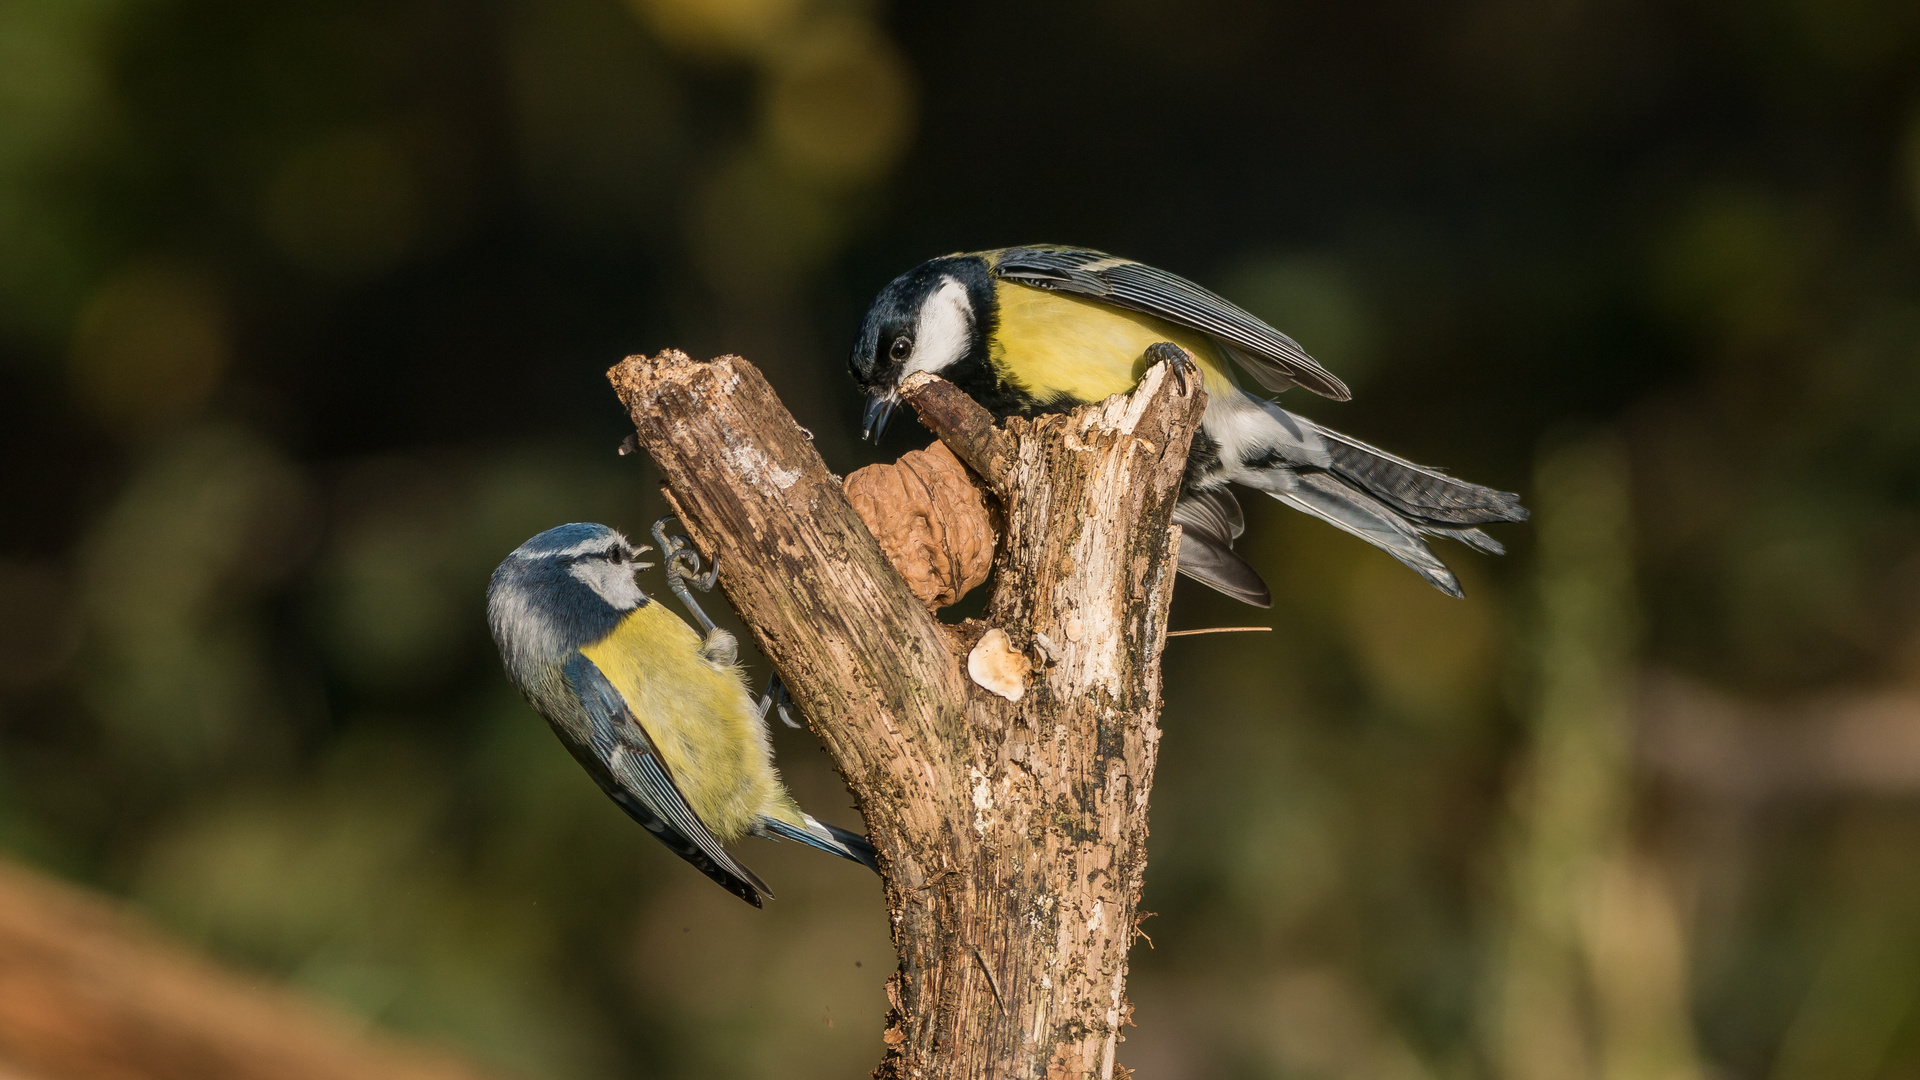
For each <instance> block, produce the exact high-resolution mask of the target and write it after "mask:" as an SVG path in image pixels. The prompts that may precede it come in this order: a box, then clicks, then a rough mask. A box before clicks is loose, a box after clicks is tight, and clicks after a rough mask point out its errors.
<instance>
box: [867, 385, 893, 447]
mask: <svg viewBox="0 0 1920 1080" xmlns="http://www.w3.org/2000/svg"><path fill="white" fill-rule="evenodd" d="M898 404H900V395H899V394H897V393H895V392H894V391H892V390H875V391H874V392H873V396H872V397H870V398H868V399H867V419H866V423H865V424H864V425H863V426H862V428H861V430H860V437H861V438H862V439H867V440H870V441H872V442H876V443H877V442H879V441H880V433H881V432H883V431H885V430H887V421H888V420H889V419H891V418H892V417H893V407H894V406H896V405H898Z"/></svg>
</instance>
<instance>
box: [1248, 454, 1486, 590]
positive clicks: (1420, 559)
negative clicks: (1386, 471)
mask: <svg viewBox="0 0 1920 1080" xmlns="http://www.w3.org/2000/svg"><path fill="white" fill-rule="evenodd" d="M1259 479H1260V480H1263V481H1266V482H1265V483H1261V484H1258V485H1257V486H1259V487H1260V489H1261V490H1263V491H1265V492H1266V493H1267V494H1269V495H1271V496H1273V497H1274V498H1275V499H1278V500H1280V501H1281V502H1283V503H1286V504H1287V505H1288V506H1291V507H1293V508H1294V509H1295V510H1299V511H1301V512H1303V513H1306V514H1310V515H1312V516H1314V517H1317V518H1319V519H1320V520H1322V521H1324V522H1326V523H1327V524H1329V525H1332V526H1333V527H1334V528H1336V529H1341V530H1343V531H1345V532H1349V533H1352V534H1353V535H1355V536H1357V537H1359V538H1360V539H1362V540H1365V541H1366V542H1367V543H1369V544H1372V545H1373V546H1374V547H1377V548H1379V549H1380V550H1382V551H1384V552H1386V553H1387V554H1389V555H1391V556H1393V557H1394V558H1395V559H1398V560H1400V562H1401V563H1403V564H1405V565H1406V566H1407V567H1408V568H1410V569H1411V570H1413V572H1414V573H1416V574H1419V575H1420V576H1421V577H1422V578H1425V579H1426V581H1427V583H1428V584H1430V585H1432V586H1433V587H1434V588H1436V589H1439V590H1440V591H1441V592H1443V593H1446V594H1447V595H1448V596H1454V597H1458V596H1461V595H1463V594H1462V593H1461V591H1460V581H1459V579H1458V578H1456V577H1454V576H1453V571H1451V570H1449V569H1447V565H1446V564H1445V563H1443V562H1441V561H1440V560H1439V558H1437V557H1436V556H1435V555H1434V554H1433V551H1432V550H1431V549H1429V548H1428V547H1427V545H1426V541H1424V540H1422V539H1420V533H1421V531H1422V530H1421V529H1420V527H1419V526H1418V525H1416V524H1415V523H1413V522H1410V521H1408V520H1406V519H1405V518H1404V517H1402V516H1401V515H1400V514H1399V513H1397V512H1395V511H1394V509H1393V508H1392V507H1389V506H1387V505H1385V504H1384V503H1382V502H1381V501H1380V500H1378V499H1375V498H1374V497H1373V496H1371V495H1369V494H1367V493H1366V492H1363V491H1360V490H1358V489H1357V488H1354V487H1352V486H1351V485H1349V484H1348V483H1347V482H1346V481H1344V480H1342V479H1341V478H1340V477H1338V476H1334V475H1333V474H1331V473H1318V472H1300V473H1292V472H1286V471H1283V470H1274V471H1272V472H1268V473H1265V474H1263V475H1262V476H1261V477H1260V478H1259Z"/></svg>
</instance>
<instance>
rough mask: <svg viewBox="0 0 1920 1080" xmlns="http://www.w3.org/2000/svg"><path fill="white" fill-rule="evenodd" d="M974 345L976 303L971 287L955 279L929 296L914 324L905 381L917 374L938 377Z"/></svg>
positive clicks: (945, 280)
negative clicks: (974, 303)
mask: <svg viewBox="0 0 1920 1080" xmlns="http://www.w3.org/2000/svg"><path fill="white" fill-rule="evenodd" d="M972 343H973V301H972V300H970V299H968V298H967V287H966V286H965V285H962V284H960V282H959V281H958V280H957V279H955V278H952V277H943V278H941V279H940V287H939V288H937V289H935V290H933V292H931V293H929V294H927V298H926V300H925V301H923V302H922V303H921V305H920V314H919V315H918V316H917V317H916V318H915V319H914V321H913V356H912V358H910V359H909V360H908V361H907V365H906V367H904V368H902V369H901V371H900V376H901V377H902V378H905V377H906V376H908V375H911V374H913V373H914V372H916V371H928V372H933V373H935V374H938V373H939V372H941V371H943V370H945V369H946V368H947V367H949V366H951V365H952V364H953V363H954V362H955V361H957V360H959V359H960V358H961V357H963V356H965V355H967V348H968V347H969V346H970V345H971V344H972Z"/></svg>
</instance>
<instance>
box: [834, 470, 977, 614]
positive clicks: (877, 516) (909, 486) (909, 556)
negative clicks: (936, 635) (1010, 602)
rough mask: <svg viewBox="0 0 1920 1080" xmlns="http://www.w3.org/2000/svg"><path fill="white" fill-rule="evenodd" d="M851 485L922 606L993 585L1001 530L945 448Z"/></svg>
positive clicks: (858, 476) (864, 474) (860, 476)
mask: <svg viewBox="0 0 1920 1080" xmlns="http://www.w3.org/2000/svg"><path fill="white" fill-rule="evenodd" d="M844 486H845V488H846V492H847V500H848V501H849V502H851V503H852V504H853V509H854V512H855V513H857V514H859V515H860V519H861V520H862V521H864V522H866V523H867V530H868V531H869V532H871V533H873V537H874V539H876V540H878V541H880V550H882V551H884V552H886V555H887V561H888V562H891V563H892V564H893V568H894V569H895V570H898V571H899V572H900V576H901V577H903V578H905V579H906V580H907V586H908V587H909V588H911V589H912V590H913V595H915V596H917V597H919V598H920V602H921V603H923V604H926V605H927V606H928V607H933V608H942V607H946V606H947V605H949V604H951V603H953V602H954V601H956V600H958V599H960V598H961V597H962V596H965V595H966V594H967V593H968V592H969V591H971V590H972V589H974V588H975V587H976V586H978V585H980V584H981V583H982V582H984V581H986V580H987V573H988V571H990V570H991V569H992V568H993V549H994V545H995V544H997V543H998V542H999V539H1000V535H999V529H998V528H997V527H996V525H995V522H994V517H993V513H992V511H991V510H990V509H989V508H988V506H987V498H986V493H985V491H984V490H982V488H981V487H980V483H979V481H978V480H976V479H975V478H974V476H973V474H972V473H970V472H968V471H967V467H966V466H965V465H962V464H961V463H960V459H959V458H957V457H954V456H953V451H951V450H949V449H947V446H946V444H945V443H939V442H936V443H934V444H933V445H932V446H929V447H927V448H926V449H925V450H912V451H909V452H908V453H906V454H905V455H904V456H902V457H901V458H900V460H899V461H897V462H895V463H893V464H891V465H869V466H867V467H866V468H864V469H860V470H858V471H856V472H855V473H854V474H853V475H851V476H849V477H847V479H846V483H845V485H844Z"/></svg>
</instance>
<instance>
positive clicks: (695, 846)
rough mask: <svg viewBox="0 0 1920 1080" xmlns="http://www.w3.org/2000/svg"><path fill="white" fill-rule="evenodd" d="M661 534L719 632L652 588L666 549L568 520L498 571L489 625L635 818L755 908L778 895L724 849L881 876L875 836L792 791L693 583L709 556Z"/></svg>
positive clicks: (519, 677) (574, 748)
mask: <svg viewBox="0 0 1920 1080" xmlns="http://www.w3.org/2000/svg"><path fill="white" fill-rule="evenodd" d="M663 524H664V523H663ZM654 536H655V538H656V539H657V540H659V542H660V544H661V548H662V549H663V550H662V556H663V562H664V563H665V569H666V572H667V580H668V584H669V585H670V586H672V587H673V589H674V591H675V592H676V593H677V594H678V595H679V596H680V597H681V599H682V600H683V601H684V602H686V604H687V605H688V607H689V608H690V609H691V610H692V611H693V613H694V615H695V617H696V618H697V619H699V621H700V622H701V623H702V624H703V625H704V626H706V627H707V633H706V634H705V635H704V636H703V635H701V634H700V633H697V632H696V631H695V630H694V629H693V628H692V627H691V626H688V625H687V624H686V622H685V621H683V620H682V619H681V618H680V617H679V616H677V615H675V614H674V613H673V612H671V611H669V610H667V608H666V606H665V605H663V604H661V603H659V602H657V601H656V600H654V599H653V598H652V597H649V596H648V595H647V594H646V593H645V592H643V591H642V590H641V588H640V584H639V582H638V581H637V580H636V574H637V572H638V571H639V570H641V569H643V568H645V567H646V565H647V564H645V563H641V562H639V561H638V560H639V556H640V554H641V553H642V552H645V551H649V550H651V549H650V548H638V549H636V548H635V547H634V546H633V545H632V544H631V543H629V542H628V541H627V538H626V537H624V536H622V535H621V534H619V533H618V532H615V531H614V530H612V529H610V528H608V527H606V526H605V525H593V524H572V525H562V526H560V527H558V528H554V529H548V530H547V531H546V532H543V533H541V534H540V535H538V536H536V537H534V538H533V539H531V540H529V541H527V542H526V543H524V544H522V545H520V547H519V548H517V549H515V551H514V552H513V554H511V555H508V556H507V558H506V561H505V562H502V563H501V564H500V566H499V569H497V570H495V571H494V572H493V581H492V584H491V585H490V586H489V587H488V590H487V621H488V623H489V624H490V625H491V626H492V629H493V639H494V642H495V643H496V644H497V645H498V646H499V647H500V658H501V660H502V661H504V662H505V665H506V669H507V675H508V677H509V678H511V679H512V680H513V683H514V685H515V686H517V687H519V688H520V692H521V693H523V694H525V695H526V698H527V700H528V701H529V702H531V703H532V705H533V708H534V711H536V712H538V713H539V714H540V715H541V716H543V717H545V718H546V720H547V723H548V724H550V725H552V727H553V730H554V733H555V734H557V735H559V736H560V741H561V742H562V743H564V744H566V747H567V749H568V750H569V751H571V752H572V753H573V756H574V758H575V760H577V761H579V762H580V764H581V766H582V767H584V768H585V769H586V770H587V774H588V775H589V776H591V777H593V780H594V782H595V783H597V784H599V785H600V789H601V790H602V791H604V792H606V793H607V795H608V796H609V797H611V798H612V799H613V801H614V802H615V803H618V804H619V806H620V808H621V809H622V810H625V811H626V812H627V814H628V815H629V816H630V817H632V818H633V819H634V820H635V821H638V822H639V823H640V824H641V825H643V826H645V827H646V829H647V831H648V832H651V833H652V834H653V835H654V836H656V837H658V838H659V840H660V842H661V843H664V844H665V845H667V847H669V848H671V849H672V850H673V853H674V854H676V855H678V856H680V857H681V858H683V859H685V860H687V861H688V862H690V863H692V864H693V865H694V866H695V867H697V868H698V869H699V870H700V872H701V873H703V874H705V875H707V876H708V877H710V878H712V879H713V880H714V881H717V882H719V883H720V884H721V885H722V886H724V887H725V888H726V889H727V891H729V892H731V893H733V894H734V895H735V896H738V897H740V898H741V899H743V900H745V901H747V902H748V903H750V904H752V905H754V906H755V907H759V906H760V901H761V897H762V896H763V895H765V896H771V895H773V893H772V891H771V890H769V889H768V888H767V886H766V884H765V883H764V882H762V881H761V880H760V879H759V878H758V877H756V876H754V873H753V871H751V870H748V869H747V868H746V867H745V866H742V865H741V864H740V863H739V862H737V861H736V860H735V859H734V858H733V856H731V855H729V854H728V853H727V851H726V849H725V848H724V847H723V845H724V844H726V843H728V842H730V841H733V840H736V839H738V838H740V837H741V836H744V835H749V834H751V835H755V836H761V837H765V838H768V839H786V840H797V841H799V842H800V843H803V844H809V845H811V846H813V847H816V848H819V849H821V850H822V851H829V852H832V853H833V854H835V855H839V856H841V857H842V858H846V859H852V860H853V861H855V862H858V863H862V864H864V865H866V866H868V867H874V866H875V859H874V852H873V848H872V846H871V845H869V844H868V843H867V841H866V839H865V838H864V837H862V836H860V835H858V834H856V833H851V832H847V831H846V830H844V829H839V828H835V827H834V826H832V825H827V824H825V823H823V822H820V821H816V820H815V819H814V818H812V817H810V816H809V815H807V814H806V813H804V812H802V811H801V809H800V808H799V807H798V806H796V805H795V804H794V801H793V798H792V796H790V795H788V794H787V791H786V789H785V788H784V787H783V786H782V785H781V783H780V777H779V774H778V773H776V772H775V771H774V767H773V749H772V746H771V744H770V742H769V741H768V734H767V726H766V709H765V706H764V705H756V703H755V701H754V699H753V697H752V696H751V695H750V694H749V692H748V690H747V685H746V683H745V681H744V678H743V675H742V672H741V670H740V667H739V666H738V664H737V662H736V660H737V652H738V649H737V646H736V644H735V642H734V639H733V637H732V636H731V635H729V634H728V633H727V632H726V631H724V630H718V629H714V628H713V624H712V623H711V622H710V621H709V620H708V619H707V618H706V615H705V614H704V613H703V612H701V611H700V609H699V606H698V605H697V604H695V603H694V602H693V598H692V596H691V595H689V594H688V593H687V592H686V590H685V582H686V580H687V578H686V575H687V574H688V573H689V572H690V573H691V574H693V575H698V574H699V556H698V555H697V554H694V553H693V552H691V551H690V550H688V549H687V548H686V547H685V546H684V544H685V542H684V541H682V540H680V539H679V538H678V537H668V536H667V535H666V534H665V532H664V531H663V529H662V528H661V526H658V525H656V526H655V528H654ZM712 581H713V579H712V575H711V574H709V575H708V577H707V578H706V579H705V580H704V581H699V579H698V578H697V577H696V578H695V582H696V584H698V585H699V587H702V588H707V587H711V585H712Z"/></svg>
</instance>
